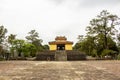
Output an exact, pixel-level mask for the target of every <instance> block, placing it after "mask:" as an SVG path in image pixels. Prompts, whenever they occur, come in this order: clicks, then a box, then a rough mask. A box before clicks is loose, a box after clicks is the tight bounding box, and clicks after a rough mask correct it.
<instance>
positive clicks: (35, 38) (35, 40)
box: [26, 30, 43, 51]
mask: <svg viewBox="0 0 120 80" xmlns="http://www.w3.org/2000/svg"><path fill="white" fill-rule="evenodd" d="M26 39H27V40H28V42H30V43H32V44H33V45H35V47H36V48H37V51H41V50H43V46H42V44H41V43H42V39H39V34H38V32H36V30H31V31H30V32H29V33H28V36H26Z"/></svg>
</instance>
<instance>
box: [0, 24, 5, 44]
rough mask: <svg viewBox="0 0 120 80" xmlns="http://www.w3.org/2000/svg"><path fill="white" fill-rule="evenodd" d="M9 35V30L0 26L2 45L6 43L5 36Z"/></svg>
mask: <svg viewBox="0 0 120 80" xmlns="http://www.w3.org/2000/svg"><path fill="white" fill-rule="evenodd" d="M6 33H7V29H6V28H4V26H0V44H1V43H2V42H3V41H4V39H5V37H6V36H5V34H6Z"/></svg>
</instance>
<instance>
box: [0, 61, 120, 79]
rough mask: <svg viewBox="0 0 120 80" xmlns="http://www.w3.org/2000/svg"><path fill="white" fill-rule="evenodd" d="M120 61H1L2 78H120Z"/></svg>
mask: <svg viewBox="0 0 120 80" xmlns="http://www.w3.org/2000/svg"><path fill="white" fill-rule="evenodd" d="M119 66H120V61H70V62H69V61H65V62H61V61H58V62H57V61H0V80H120V76H119V75H120V67H119Z"/></svg>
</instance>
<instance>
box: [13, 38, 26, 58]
mask: <svg viewBox="0 0 120 80" xmlns="http://www.w3.org/2000/svg"><path fill="white" fill-rule="evenodd" d="M24 43H25V41H24V40H21V39H15V40H14V41H13V49H14V50H16V51H17V52H18V56H21V53H22V47H23V45H24Z"/></svg>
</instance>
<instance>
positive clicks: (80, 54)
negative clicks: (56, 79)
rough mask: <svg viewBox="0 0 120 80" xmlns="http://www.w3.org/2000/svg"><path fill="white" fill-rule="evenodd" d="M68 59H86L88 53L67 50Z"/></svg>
mask: <svg viewBox="0 0 120 80" xmlns="http://www.w3.org/2000/svg"><path fill="white" fill-rule="evenodd" d="M67 60H68V61H77V60H86V54H85V53H83V52H80V51H67Z"/></svg>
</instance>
